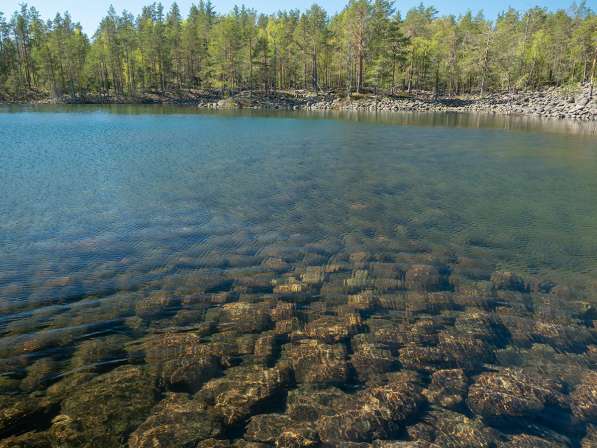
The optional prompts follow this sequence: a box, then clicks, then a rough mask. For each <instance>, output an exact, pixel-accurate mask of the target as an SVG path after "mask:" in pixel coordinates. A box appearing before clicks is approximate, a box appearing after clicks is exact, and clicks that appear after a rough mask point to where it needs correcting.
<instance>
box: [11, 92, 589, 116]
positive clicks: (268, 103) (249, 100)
mask: <svg viewBox="0 0 597 448" xmlns="http://www.w3.org/2000/svg"><path fill="white" fill-rule="evenodd" d="M0 104H36V105H37V104H173V105H187V106H194V107H199V108H203V109H252V110H297V111H347V112H482V113H493V114H499V115H521V116H535V117H545V118H555V119H569V120H570V119H572V120H583V121H597V95H595V94H593V95H591V92H590V86H589V85H588V84H587V85H585V86H583V87H582V88H579V89H577V90H576V91H575V92H571V91H566V90H563V89H559V88H549V89H545V90H542V91H529V92H517V93H492V94H489V95H486V96H483V97H479V96H466V97H440V98H437V97H435V96H434V95H433V94H432V93H430V92H413V93H411V94H406V93H404V94H397V95H392V96H388V95H375V94H358V95H357V94H353V95H351V96H350V97H347V96H346V95H345V94H338V93H314V92H308V91H301V90H295V91H277V92H270V93H264V92H249V91H242V92H239V93H235V94H232V95H224V94H222V92H220V91H185V92H171V93H166V94H157V93H156V94H146V95H143V96H140V97H111V96H110V97H105V96H102V97H100V96H93V97H84V98H70V97H63V98H52V99H50V98H44V97H40V96H39V95H37V96H36V97H35V98H29V99H25V100H20V101H19V100H16V101H8V100H6V99H4V100H2V99H1V98H0Z"/></svg>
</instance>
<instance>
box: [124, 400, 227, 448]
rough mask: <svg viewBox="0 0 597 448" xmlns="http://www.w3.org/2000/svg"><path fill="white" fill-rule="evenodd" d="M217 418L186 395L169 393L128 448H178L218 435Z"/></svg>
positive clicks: (139, 429) (137, 432) (219, 426)
mask: <svg viewBox="0 0 597 448" xmlns="http://www.w3.org/2000/svg"><path fill="white" fill-rule="evenodd" d="M221 429H222V424H221V421H220V419H219V417H218V416H217V415H215V413H214V412H213V411H211V410H209V409H207V407H206V406H205V405H204V404H203V403H201V402H200V401H197V400H192V399H189V398H188V396H187V395H185V394H169V395H167V396H166V398H164V399H163V400H162V401H160V402H159V403H158V404H157V405H156V407H155V408H154V409H153V412H152V415H151V416H150V417H149V418H147V420H145V422H143V423H142V424H141V425H140V426H139V427H138V428H137V429H136V430H135V431H134V432H133V433H132V434H131V435H130V437H129V439H128V446H129V448H178V447H182V446H190V445H192V444H193V443H194V442H197V441H198V440H202V439H208V438H211V437H215V436H217V435H219V433H220V431H221Z"/></svg>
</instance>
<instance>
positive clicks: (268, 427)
mask: <svg viewBox="0 0 597 448" xmlns="http://www.w3.org/2000/svg"><path fill="white" fill-rule="evenodd" d="M292 424H293V421H292V419H291V418H290V417H288V416H287V415H284V414H260V415H255V416H253V417H251V418H250V420H249V423H248V424H247V427H246V429H245V435H244V437H245V439H247V440H250V441H253V442H267V443H272V442H274V441H275V440H276V439H277V438H278V437H279V436H280V434H281V433H282V432H283V431H284V430H285V429H286V428H287V427H289V426H292Z"/></svg>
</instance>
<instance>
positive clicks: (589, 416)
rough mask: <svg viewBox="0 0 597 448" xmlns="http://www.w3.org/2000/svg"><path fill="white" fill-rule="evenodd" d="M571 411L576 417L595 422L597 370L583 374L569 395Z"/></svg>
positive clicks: (596, 417)
mask: <svg viewBox="0 0 597 448" xmlns="http://www.w3.org/2000/svg"><path fill="white" fill-rule="evenodd" d="M571 401H572V404H571V407H572V412H573V414H574V416H575V417H576V418H578V419H579V420H582V421H586V422H591V423H594V422H597V372H589V373H587V374H585V375H584V377H583V379H582V381H581V383H580V384H579V385H577V386H576V388H575V389H574V391H573V392H572V396H571Z"/></svg>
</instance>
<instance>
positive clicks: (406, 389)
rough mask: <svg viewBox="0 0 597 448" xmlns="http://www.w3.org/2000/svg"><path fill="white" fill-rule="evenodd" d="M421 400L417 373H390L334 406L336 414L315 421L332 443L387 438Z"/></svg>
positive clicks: (322, 434) (319, 430)
mask: <svg viewBox="0 0 597 448" xmlns="http://www.w3.org/2000/svg"><path fill="white" fill-rule="evenodd" d="M423 401H424V399H423V397H422V395H421V391H420V387H419V385H418V381H417V377H416V376H414V375H412V374H411V373H403V372H400V373H396V374H390V375H388V376H387V380H386V382H385V383H384V384H379V385H376V386H371V387H368V388H366V389H364V390H362V391H360V392H358V393H357V394H355V395H354V396H352V397H350V398H349V399H348V400H346V401H345V402H343V403H342V405H341V406H340V407H338V408H334V410H335V411H336V412H335V414H333V415H324V416H323V417H321V418H320V419H319V420H318V421H317V423H316V425H317V429H318V432H319V436H320V438H321V440H322V441H323V442H325V443H327V444H331V445H335V446H337V445H338V444H339V443H340V442H342V441H352V442H368V441H371V440H373V439H376V438H379V439H384V438H387V436H388V435H390V434H392V433H394V432H396V431H397V430H399V428H400V427H401V426H403V425H404V424H405V422H406V421H407V419H409V418H411V417H412V416H413V415H414V414H416V413H417V411H418V410H419V408H420V406H421V404H422V403H423Z"/></svg>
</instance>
